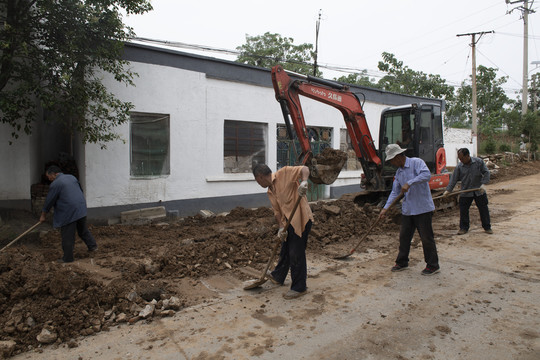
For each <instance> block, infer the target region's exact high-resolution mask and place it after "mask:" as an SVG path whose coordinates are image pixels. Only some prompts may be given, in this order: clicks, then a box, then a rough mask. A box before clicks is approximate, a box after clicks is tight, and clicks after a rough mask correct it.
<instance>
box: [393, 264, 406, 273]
mask: <svg viewBox="0 0 540 360" xmlns="http://www.w3.org/2000/svg"><path fill="white" fill-rule="evenodd" d="M408 267H409V266H408V265H405V266H401V265H398V264H396V265H394V266H392V270H391V271H392V272H397V271H403V270H405V269H407V268H408Z"/></svg>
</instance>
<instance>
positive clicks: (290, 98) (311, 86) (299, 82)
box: [272, 65, 384, 190]
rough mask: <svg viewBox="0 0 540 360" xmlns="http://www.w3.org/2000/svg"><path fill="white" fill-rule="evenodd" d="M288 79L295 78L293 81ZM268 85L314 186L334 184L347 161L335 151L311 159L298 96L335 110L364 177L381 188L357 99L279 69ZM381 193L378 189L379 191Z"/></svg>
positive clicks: (332, 84)
mask: <svg viewBox="0 0 540 360" xmlns="http://www.w3.org/2000/svg"><path fill="white" fill-rule="evenodd" d="M290 75H292V76H295V77H296V78H297V79H293V78H292V77H291V76H290ZM272 84H273V86H274V91H275V94H276V100H277V101H279V103H280V105H281V109H282V112H283V117H284V119H285V123H286V125H287V129H288V132H289V137H291V138H292V134H291V132H292V130H291V128H290V126H291V120H292V124H293V126H294V130H295V132H296V135H297V137H298V140H299V142H300V146H301V148H302V154H301V155H300V157H301V161H302V163H303V164H305V165H306V166H308V167H310V169H311V180H312V181H313V182H315V183H319V184H320V183H323V184H331V183H333V182H334V181H335V179H336V178H337V176H338V175H339V172H340V171H341V168H342V167H343V164H344V163H345V161H346V160H347V156H346V154H345V153H343V152H341V153H342V155H337V154H336V151H334V152H332V153H330V154H329V153H327V154H324V153H323V154H321V155H320V156H319V157H318V158H317V157H313V154H312V151H311V146H310V142H309V136H308V131H307V128H306V123H305V120H304V114H303V112H302V106H301V104H300V95H302V96H305V97H308V98H311V99H314V100H316V101H319V102H322V103H324V104H327V105H330V106H332V107H334V108H336V109H338V110H339V111H340V112H341V114H342V115H343V119H344V120H345V125H346V127H347V131H348V133H349V136H350V138H351V145H352V147H353V149H354V151H355V153H356V155H357V157H358V159H359V160H360V162H361V163H362V168H363V169H364V173H365V174H366V177H367V178H369V179H370V181H371V183H372V185H373V186H372V187H373V188H374V189H376V190H378V188H381V186H384V184H383V182H382V179H381V176H380V171H381V166H382V162H381V159H380V158H379V156H378V154H377V150H376V148H375V144H374V141H373V138H372V136H371V132H370V131H369V127H368V124H367V121H366V117H365V114H364V110H363V109H362V105H361V102H360V100H359V99H358V97H357V95H356V94H354V93H352V92H350V91H349V90H348V88H347V87H346V86H344V85H341V84H338V83H335V82H332V81H328V80H324V79H319V78H315V77H311V76H305V75H301V74H297V73H293V72H289V71H286V70H284V69H283V68H282V67H281V66H280V65H277V66H274V67H273V68H272ZM380 190H382V189H380Z"/></svg>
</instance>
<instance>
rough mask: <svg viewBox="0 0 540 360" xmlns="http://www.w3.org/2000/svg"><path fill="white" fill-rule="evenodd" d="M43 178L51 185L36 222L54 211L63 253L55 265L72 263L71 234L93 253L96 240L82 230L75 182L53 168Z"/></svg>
mask: <svg viewBox="0 0 540 360" xmlns="http://www.w3.org/2000/svg"><path fill="white" fill-rule="evenodd" d="M45 175H46V176H47V178H48V179H49V181H51V186H50V187H49V193H48V194H47V198H46V199H45V204H44V205H43V210H42V212H41V217H40V218H39V221H40V222H44V221H45V220H46V215H47V213H48V212H49V211H50V210H51V208H52V207H54V214H53V227H54V228H60V233H61V236H62V250H63V251H64V256H63V257H62V258H61V259H58V262H65V263H69V262H73V249H74V247H75V231H77V234H79V237H80V238H81V239H82V240H83V241H84V243H85V244H86V246H87V247H88V251H96V250H97V244H96V240H95V239H94V237H93V236H92V234H91V233H90V231H89V230H88V228H87V226H86V200H85V199H84V194H83V192H82V189H81V184H80V183H79V181H78V180H77V178H75V176H73V175H68V174H64V173H62V171H61V170H60V168H59V167H58V166H54V165H53V166H50V167H49V168H48V169H47V171H46V172H45Z"/></svg>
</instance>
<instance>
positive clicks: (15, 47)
mask: <svg viewBox="0 0 540 360" xmlns="http://www.w3.org/2000/svg"><path fill="white" fill-rule="evenodd" d="M121 10H124V11H125V13H127V14H141V13H144V12H147V11H150V10H152V6H151V5H150V2H149V1H148V0H85V1H82V0H65V1H55V0H3V1H2V2H1V4H0V16H2V18H3V20H4V26H3V28H2V29H0V95H1V97H0V116H1V120H2V123H5V124H9V125H11V126H12V127H13V132H12V137H13V138H18V137H19V133H20V132H21V131H24V132H25V133H26V134H30V133H31V132H32V122H33V121H34V120H35V119H36V114H37V113H38V111H39V109H40V107H41V108H42V109H43V110H44V112H45V113H46V114H48V115H47V119H49V120H52V121H57V122H59V123H61V124H63V125H65V126H66V127H67V128H68V130H69V132H70V133H71V134H73V132H74V131H78V132H80V134H81V137H82V140H83V142H85V143H86V142H91V143H102V146H104V145H103V143H104V142H107V141H111V140H114V139H118V138H119V136H118V135H117V134H115V132H114V127H115V126H117V125H119V124H122V123H124V122H125V121H127V120H128V119H129V110H130V109H131V108H132V104H130V103H128V102H122V101H120V100H119V99H117V98H116V97H115V96H114V95H113V94H112V93H110V92H108V91H107V89H106V88H105V86H104V85H103V84H102V82H101V78H102V75H103V73H104V72H106V73H110V74H112V76H113V77H114V79H115V80H117V81H119V82H122V83H125V84H132V79H133V76H134V75H135V74H133V73H132V72H131V71H129V70H128V69H126V65H127V62H126V61H123V60H121V53H122V48H123V43H124V41H126V40H128V39H130V38H131V37H133V36H134V33H133V31H132V29H131V28H128V27H125V26H124V24H123V23H122V15H121V13H120V11H121Z"/></svg>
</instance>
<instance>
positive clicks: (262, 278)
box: [244, 196, 302, 290]
mask: <svg viewBox="0 0 540 360" xmlns="http://www.w3.org/2000/svg"><path fill="white" fill-rule="evenodd" d="M300 200H302V197H301V196H298V199H297V200H296V203H295V204H294V207H293V209H292V212H291V215H290V216H289V219H287V224H285V227H284V229H285V230H287V229H288V228H289V225H290V224H291V220H292V218H293V216H294V213H295V212H296V208H298V204H300ZM280 245H281V242H277V241H276V244H275V245H274V249H273V250H272V255H270V259H268V263H267V264H266V267H265V268H264V270H263V272H262V273H261V276H260V277H259V279H257V280H255V281H254V282H253V283H251V284H249V285H248V286H246V287H244V290H251V289H255V288H257V287H259V286H261V285H262V284H264V283H265V282H266V281H268V278H267V277H266V272H267V271H268V269H269V268H270V265H271V264H272V261H273V260H274V257H275V256H276V254H277V250H278V248H279V246H280Z"/></svg>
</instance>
